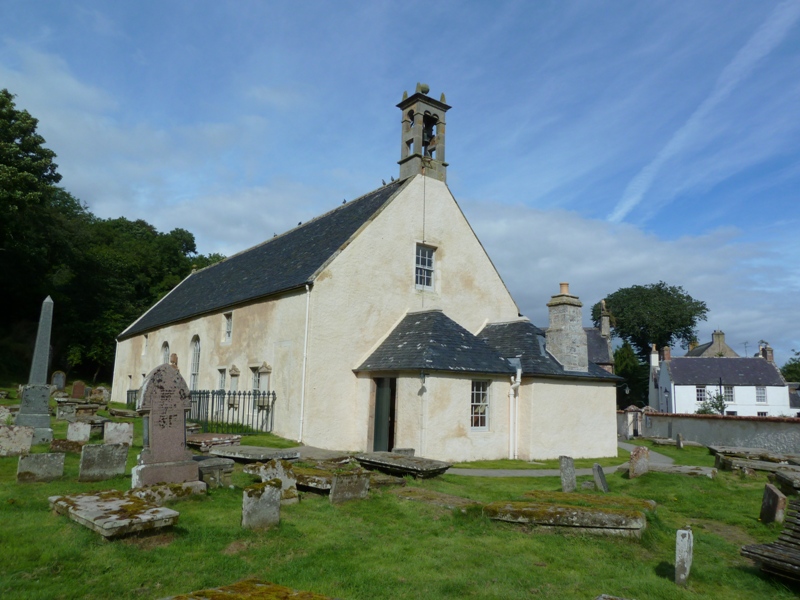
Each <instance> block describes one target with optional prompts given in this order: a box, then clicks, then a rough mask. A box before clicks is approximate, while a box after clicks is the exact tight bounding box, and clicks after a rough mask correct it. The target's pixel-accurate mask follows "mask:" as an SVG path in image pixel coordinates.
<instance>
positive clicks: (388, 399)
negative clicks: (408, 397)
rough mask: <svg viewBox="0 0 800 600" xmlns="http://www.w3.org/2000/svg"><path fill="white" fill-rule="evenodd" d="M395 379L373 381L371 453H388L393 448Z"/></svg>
mask: <svg viewBox="0 0 800 600" xmlns="http://www.w3.org/2000/svg"><path fill="white" fill-rule="evenodd" d="M396 389H397V379H395V378H394V377H380V378H378V379H375V436H374V442H373V444H372V450H373V452H388V451H390V450H391V449H392V448H394V417H395V391H396Z"/></svg>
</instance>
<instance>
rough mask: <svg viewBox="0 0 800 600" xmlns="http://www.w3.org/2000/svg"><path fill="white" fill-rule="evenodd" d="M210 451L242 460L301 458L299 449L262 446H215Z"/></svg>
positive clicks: (224, 456)
mask: <svg viewBox="0 0 800 600" xmlns="http://www.w3.org/2000/svg"><path fill="white" fill-rule="evenodd" d="M208 453H209V454H211V455H212V456H221V457H223V458H232V459H233V460H238V461H241V462H267V461H270V460H273V459H276V460H297V459H298V458H300V452H298V451H297V450H293V449H282V448H265V447H262V446H243V445H239V446H214V447H212V448H211V449H210V450H209V452H208Z"/></svg>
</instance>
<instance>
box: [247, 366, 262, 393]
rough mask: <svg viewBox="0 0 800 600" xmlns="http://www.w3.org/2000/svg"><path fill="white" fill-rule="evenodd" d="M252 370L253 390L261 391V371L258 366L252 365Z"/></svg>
mask: <svg viewBox="0 0 800 600" xmlns="http://www.w3.org/2000/svg"><path fill="white" fill-rule="evenodd" d="M250 371H252V373H253V391H254V392H260V391H261V373H259V371H258V367H250Z"/></svg>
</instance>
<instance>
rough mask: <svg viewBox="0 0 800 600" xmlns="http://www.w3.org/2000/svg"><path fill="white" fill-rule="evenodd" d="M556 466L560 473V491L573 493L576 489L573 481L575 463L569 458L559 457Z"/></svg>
mask: <svg viewBox="0 0 800 600" xmlns="http://www.w3.org/2000/svg"><path fill="white" fill-rule="evenodd" d="M558 466H559V468H560V471H561V491H562V492H574V491H575V490H576V489H577V487H578V483H577V480H576V479H575V461H574V460H572V457H571V456H559V457H558Z"/></svg>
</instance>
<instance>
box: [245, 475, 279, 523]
mask: <svg viewBox="0 0 800 600" xmlns="http://www.w3.org/2000/svg"><path fill="white" fill-rule="evenodd" d="M280 520H281V482H280V480H278V479H271V480H270V481H265V482H262V483H256V484H255V485H251V486H248V487H246V488H244V491H243V493H242V527H244V528H245V529H262V528H264V527H269V526H271V525H276V524H278V523H279V522H280Z"/></svg>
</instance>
